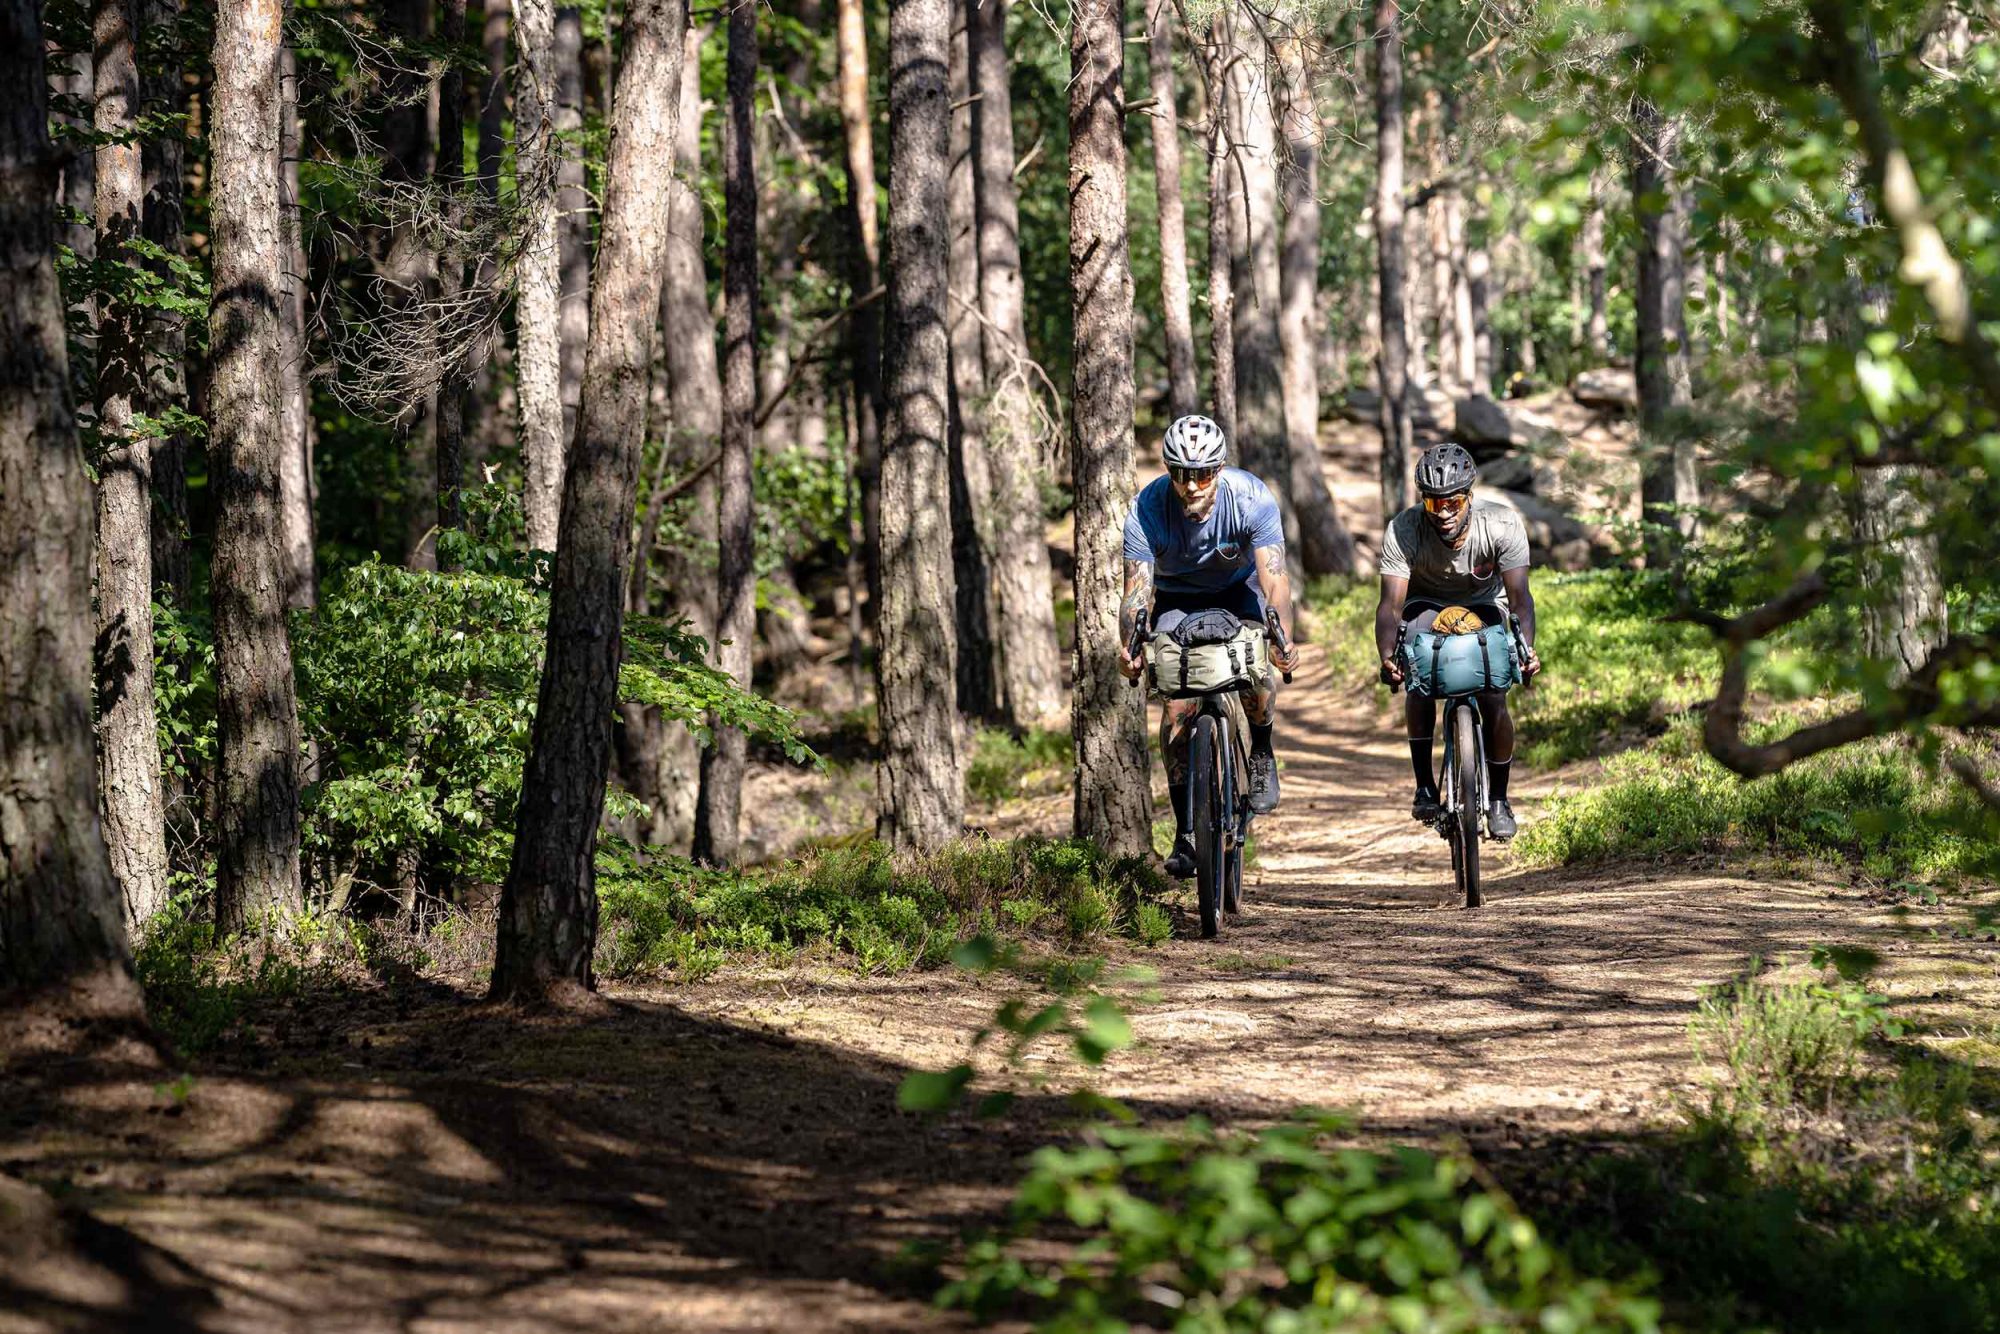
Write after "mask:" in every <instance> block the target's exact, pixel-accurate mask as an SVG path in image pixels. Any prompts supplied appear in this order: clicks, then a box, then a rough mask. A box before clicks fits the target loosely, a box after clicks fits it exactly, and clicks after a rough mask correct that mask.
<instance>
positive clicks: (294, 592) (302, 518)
mask: <svg viewBox="0 0 2000 1334" xmlns="http://www.w3.org/2000/svg"><path fill="white" fill-rule="evenodd" d="M280 68H281V75H280V79H279V96H280V102H281V104H282V105H281V106H280V108H279V116H280V133H281V134H282V136H283V138H282V141H281V145H280V151H281V153H282V155H283V164H282V166H281V167H280V169H279V178H278V179H279V188H280V191H281V193H280V196H279V207H280V208H282V209H283V210H284V219H283V226H284V234H285V240H284V245H285V290H284V293H283V295H282V296H281V298H280V302H281V305H280V310H279V328H280V330H281V332H282V335H283V342H282V344H281V346H280V350H279V354H278V355H279V367H278V433H279V437H280V440H279V449H280V451H281V452H280V454H279V464H278V490H279V495H280V500H279V508H280V509H281V510H282V511H283V514H284V531H283V535H282V537H281V538H280V541H281V542H282V544H283V547H284V551H283V554H282V557H281V561H282V563H283V566H284V570H285V605H286V606H287V607H293V608H298V607H311V606H314V605H315V604H317V603H318V601H319V584H318V580H317V579H316V578H315V574H314V567H313V470H312V394H311V391H310V389H309V388H308V386H307V384H306V266H305V247H304V244H303V240H302V233H301V230H300V218H299V110H298V100H299V99H298V94H299V76H298V69H297V63H296V60H295V58H294V57H293V55H292V49H291V48H290V47H289V46H288V47H286V48H285V51H284V63H283V65H282V66H281V67H280Z"/></svg>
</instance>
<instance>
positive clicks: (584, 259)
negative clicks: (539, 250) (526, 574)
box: [555, 5, 590, 495]
mask: <svg viewBox="0 0 2000 1334" xmlns="http://www.w3.org/2000/svg"><path fill="white" fill-rule="evenodd" d="M555 89H556V105H555V118H556V134H557V136H558V140H559V143H558V147H557V149H556V152H557V158H556V182H557V185H558V186H559V187H560V188H559V190H558V192H557V195H556V240H557V245H558V247H559V253H560V254H561V256H562V324H561V329H562V405H563V434H562V438H563V448H564V450H565V451H567V450H568V449H569V447H570V444H571V442H572V441H574V440H575V439H576V413H577V404H578V403H580V402H581V401H582V397H583V371H584V366H583V361H584V346H585V344H586V343H587V342H588V341H589V339H590V194H589V192H588V191H587V190H586V188H585V181H584V163H583V143H582V136H583V11H582V10H581V9H579V8H577V7H575V6H573V5H571V6H565V7H563V8H561V9H558V10H557V11H556V39H555ZM562 490H563V487H562V485H561V483H560V482H558V483H557V486H556V492H557V494H558V495H560V494H561V493H562Z"/></svg>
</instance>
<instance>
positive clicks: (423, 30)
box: [280, 0, 437, 570]
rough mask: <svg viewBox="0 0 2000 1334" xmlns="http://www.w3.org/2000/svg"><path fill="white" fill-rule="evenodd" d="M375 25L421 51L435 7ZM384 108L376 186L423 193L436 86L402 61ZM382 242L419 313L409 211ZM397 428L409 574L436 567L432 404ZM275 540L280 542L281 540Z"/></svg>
mask: <svg viewBox="0 0 2000 1334" xmlns="http://www.w3.org/2000/svg"><path fill="white" fill-rule="evenodd" d="M382 17H383V24H384V26H385V27H386V28H387V29H388V30H389V32H390V33H392V34H393V35H394V36H395V37H396V38H397V39H398V40H399V41H402V42H405V43H409V44H411V45H413V46H415V47H416V49H418V50H422V49H424V47H425V46H427V45H428V44H429V43H430V42H431V41H433V40H434V38H435V36H436V32H435V28H436V20H437V11H436V6H435V5H434V4H432V3H431V0H383V4H382ZM384 84H385V88H384V91H385V93H386V94H387V96H388V98H389V99H390V105H389V106H388V107H387V108H386V109H385V110H384V112H383V115H382V141H383V142H382V146H383V150H384V154H385V160H384V161H383V163H382V174H383V177H384V179H386V180H388V181H392V182H394V183H395V184H397V185H406V186H408V187H410V189H411V190H413V191H421V190H423V189H425V188H426V187H428V185H429V184H430V178H431V174H432V172H433V171H434V170H435V168H436V163H437V120H436V111H437V96H436V94H437V84H436V81H435V80H429V81H426V80H424V79H423V77H422V76H421V75H420V74H419V72H418V70H417V68H416V61H415V60H414V59H413V58H412V57H411V56H409V55H408V54H405V55H404V56H402V57H401V58H399V60H398V61H397V62H396V63H395V64H394V65H393V66H392V67H391V69H390V71H389V72H388V73H387V74H386V75H385V76H384ZM384 239H385V240H386V243H387V246H388V250H387V253H386V254H385V255H383V256H382V257H381V261H380V267H381V268H382V270H383V272H384V276H385V277H386V278H387V279H388V280H389V282H390V283H391V284H392V286H393V293H394V295H393V296H392V298H391V299H392V300H394V301H396V302H398V303H399V304H401V305H403V306H406V307H413V308H414V307H419V306H421V305H422V304H423V303H424V302H425V301H426V300H427V299H428V298H429V297H430V295H431V291H430V285H431V283H432V282H433V281H434V280H435V278H436V277H437V265H436V255H435V254H434V253H433V251H432V249H431V246H430V239H429V236H428V234H427V232H426V229H425V228H424V226H423V221H422V218H421V217H420V216H419V214H418V212H417V210H415V209H409V208H405V209H399V210H397V211H396V215H395V216H394V218H393V219H392V222H391V225H390V228H389V231H388V234H387V236H386V237H385V238H384ZM398 424H399V426H401V427H402V429H403V430H404V431H405V436H404V440H403V561H404V563H405V564H406V565H408V566H409V567H410V568H411V569H413V570H427V569H434V568H436V556H437V551H436V548H435V547H434V545H433V544H432V540H431V536H432V533H431V530H432V528H433V527H434V526H435V524H434V520H435V517H436V511H437V507H436V505H435V504H434V503H433V499H432V495H433V479H434V478H435V477H436V475H437V400H436V397H435V396H434V395H431V394H426V395H424V397H423V399H422V400H421V401H419V402H414V403H411V404H410V405H409V407H408V409H407V410H406V412H405V414H404V416H403V417H402V418H401V420H400V421H399V423H398ZM280 540H282V537H281V539H280Z"/></svg>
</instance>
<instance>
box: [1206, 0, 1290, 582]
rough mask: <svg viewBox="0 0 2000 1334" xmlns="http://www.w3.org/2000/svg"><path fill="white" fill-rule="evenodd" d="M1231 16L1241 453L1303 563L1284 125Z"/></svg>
mask: <svg viewBox="0 0 2000 1334" xmlns="http://www.w3.org/2000/svg"><path fill="white" fill-rule="evenodd" d="M1217 22H1220V23H1226V24H1227V31H1228V34H1229V41H1230V48H1231V54H1230V57H1229V66H1228V71H1227V74H1226V75H1225V77H1224V79H1223V95H1224V101H1225V103H1226V105H1227V106H1228V108H1229V123H1230V127H1231V138H1232V139H1233V140H1234V142H1235V154H1234V161H1233V169H1234V171H1235V172H1236V174H1237V180H1236V187H1237V192H1238V193H1237V198H1238V199H1239V200H1240V201H1241V203H1242V211H1241V212H1240V213H1238V214H1237V215H1236V217H1235V218H1234V220H1233V224H1234V225H1232V227H1231V230H1230V240H1231V241H1232V242H1233V243H1234V246H1235V248H1234V250H1233V251H1232V259H1233V260H1234V267H1235V270H1236V282H1235V287H1236V291H1237V294H1238V295H1239V297H1240V298H1241V299H1240V300H1238V301H1237V303H1236V310H1235V319H1234V322H1233V327H1234V331H1235V334H1236V452H1237V458H1238V460H1239V461H1240V462H1241V463H1242V465H1243V466H1244V467H1245V468H1247V469H1249V470H1250V471H1251V472H1253V473H1256V474H1257V475H1258V476H1259V477H1261V478H1263V479H1264V480H1265V482H1267V483H1268V484H1269V485H1270V487H1271V490H1272V492H1273V493H1274V494H1275V495H1276V496H1277V498H1278V507H1279V509H1280V510H1281V511H1282V512H1283V514H1284V523H1285V540H1286V543H1287V545H1288V547H1289V548H1290V551H1291V553H1292V561H1293V564H1294V565H1295V566H1296V565H1297V563H1298V560H1299V555H1300V552H1301V547H1300V544H1299V514H1298V507H1297V503H1296V497H1295V496H1294V495H1293V486H1292V481H1293V477H1292V443H1291V438H1290V434H1289V421H1288V418H1287V414H1286V404H1285V382H1284V375H1283V373H1282V372H1281V370H1280V369H1279V357H1280V350H1279V342H1278V306H1279V298H1280V292H1281V285H1280V283H1279V280H1278V170H1277V125H1276V122H1275V121H1274V119H1273V117H1272V109H1271V91H1272V89H1271V69H1270V62H1269V60H1268V52H1267V50H1266V47H1265V42H1264V38H1263V36H1262V34H1261V33H1260V32H1259V31H1258V27H1257V19H1256V16H1255V15H1254V14H1252V13H1251V12H1250V10H1249V8H1248V6H1247V5H1246V4H1242V3H1236V4H1232V6H1231V7H1230V8H1229V9H1228V10H1226V11H1224V14H1222V15H1218V16H1217Z"/></svg>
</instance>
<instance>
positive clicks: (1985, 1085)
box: [1530, 950, 2000, 1334]
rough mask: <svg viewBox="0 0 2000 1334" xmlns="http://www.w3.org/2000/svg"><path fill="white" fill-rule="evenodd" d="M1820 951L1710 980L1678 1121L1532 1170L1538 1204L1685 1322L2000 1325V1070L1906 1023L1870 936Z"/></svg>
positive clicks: (1708, 1326)
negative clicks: (1633, 1274) (1883, 984)
mask: <svg viewBox="0 0 2000 1334" xmlns="http://www.w3.org/2000/svg"><path fill="white" fill-rule="evenodd" d="M1814 958H1815V964H1817V965H1820V967H1818V968H1816V969H1815V970H1813V971H1812V972H1808V973H1806V975H1805V976H1803V977H1802V976H1800V975H1799V973H1800V970H1798V969H1789V970H1784V971H1783V972H1782V973H1778V974H1774V975H1773V974H1763V973H1761V970H1760V965H1759V964H1758V963H1757V962H1756V961H1754V960H1753V961H1752V965H1751V968H1750V969H1749V970H1748V971H1747V972H1746V974H1745V975H1744V976H1743V977H1741V978H1738V979H1736V980H1734V981H1732V982H1730V983H1728V984H1725V985H1723V986H1721V987H1718V988H1715V989H1713V990H1712V991H1710V992H1709V993H1708V994H1707V995H1706V996H1705V997H1704V998H1703V1001H1702V1003H1701V1007H1700V1009H1699V1011H1698V1013H1697V1015H1696V1017H1695V1019H1694V1021H1693V1023H1692V1024H1691V1026H1690V1036H1691V1038H1692V1040H1693V1042H1694V1046H1695V1049H1696V1051H1697V1053H1698V1055H1699V1056H1700V1057H1701V1058H1702V1060H1703V1063H1704V1068H1703V1079H1702V1084H1701V1087H1700V1089H1699V1091H1698V1092H1697V1093H1696V1094H1694V1095H1693V1096H1691V1097H1689V1098H1688V1099H1687V1100H1686V1103H1685V1105H1684V1107H1683V1115H1682V1119H1681V1122H1680V1124H1679V1125H1678V1126H1677V1127H1676V1128H1675V1129H1674V1130H1673V1131H1672V1133H1671V1134H1669V1135H1668V1136H1667V1137H1666V1139H1665V1140H1664V1141H1663V1142H1658V1143H1651V1144H1640V1145H1637V1146H1629V1147H1627V1148H1625V1149H1622V1150H1619V1151H1616V1152H1610V1153H1596V1154H1593V1155H1591V1156H1589V1157H1587V1158H1585V1159H1582V1160H1581V1161H1580V1162H1577V1163H1575V1164H1573V1165H1572V1166H1571V1167H1569V1168H1566V1169H1563V1170H1561V1171H1558V1172H1554V1173H1551V1172H1549V1171H1547V1170H1546V1169H1545V1170H1543V1171H1541V1172H1539V1173H1537V1180H1536V1181H1535V1182H1534V1183H1533V1185H1532V1186H1531V1187H1530V1190H1531V1193H1532V1194H1533V1195H1535V1196H1539V1197H1543V1198H1545V1199H1547V1200H1549V1201H1554V1202H1556V1203H1555V1204H1554V1205H1553V1206H1552V1208H1550V1209H1548V1210H1545V1211H1544V1212H1543V1214H1542V1217H1543V1219H1544V1221H1545V1222H1546V1223H1548V1224H1549V1225H1550V1226H1551V1228H1552V1229H1554V1230H1557V1231H1558V1232H1559V1233H1560V1234H1561V1235H1563V1236H1565V1237H1567V1238H1569V1239H1570V1240H1571V1243H1572V1247H1571V1248H1572V1251H1573V1253H1575V1254H1577V1255H1578V1256H1579V1258H1580V1260H1582V1261H1583V1262H1585V1263H1587V1264H1590V1265H1596V1266H1611V1267H1614V1268H1615V1267H1620V1266H1631V1265H1636V1264H1642V1265H1644V1266H1645V1267H1647V1268H1649V1269H1651V1270H1653V1271H1654V1272H1655V1273H1657V1274H1658V1275H1659V1277H1660V1281H1661V1291H1662V1293H1663V1294H1664V1295H1665V1296H1666V1297H1667V1298H1668V1301H1669V1310H1670V1313H1671V1314H1672V1315H1673V1316H1674V1317H1675V1321H1674V1323H1675V1324H1676V1325H1679V1326H1682V1327H1685V1328H1689V1329H1701V1330H1715V1331H1718V1332H1720V1331H1725V1330H1726V1331H1739V1330H1823V1331H1855V1332H1856V1334H1860V1332H1861V1331H1883V1332H1884V1334H1887V1332H1888V1331H1903V1330H1912V1329H1923V1330H1936V1331H1945V1330H1950V1331H1990V1330H2000V1136H1996V1134H1995V1131H1994V1125H1995V1122H1994V1117H1995V1115H1996V1113H2000V1096H1996V1094H2000V1078H1996V1077H2000V1070H1995V1069H1993V1068H1981V1067H1977V1066H1973V1065H1969V1064H1966V1063H1964V1062H1963V1061H1961V1060H1958V1059H1954V1058H1952V1057H1949V1056H1946V1055H1943V1054H1941V1053H1939V1052H1937V1051H1935V1050H1932V1049H1930V1048H1928V1047H1926V1046H1924V1045H1921V1044H1920V1043H1919V1042H1917V1041H1914V1040H1912V1035H1910V1034H1908V1033H1907V1032H1906V1026H1905V1025H1904V1024H1903V1023H1901V1022H1900V1021H1898V1020H1897V1019H1896V1018H1895V1016H1894V1015H1893V1014H1892V1012H1891V1011H1890V1010H1889V1008H1888V1006H1887V1003H1886V1000H1885V998H1884V997H1883V996H1881V995H1880V994H1878V993H1876V992H1873V991H1871V990H1869V989H1868V987H1867V985H1866V982H1865V973H1866V969H1867V967H1868V966H1869V964H1870V963H1871V962H1872V957H1871V956H1869V955H1868V954H1867V953H1866V952H1865V951H1855V950H1847V951H1825V950H1821V951H1815V955H1814ZM1843 972H1844V973H1845V974H1846V975H1845V976H1842V975H1841V974H1842V973H1843Z"/></svg>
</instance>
